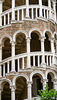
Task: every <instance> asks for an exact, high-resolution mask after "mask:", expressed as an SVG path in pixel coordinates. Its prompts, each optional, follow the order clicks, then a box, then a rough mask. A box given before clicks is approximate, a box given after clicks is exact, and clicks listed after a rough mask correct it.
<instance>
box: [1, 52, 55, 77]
mask: <svg viewBox="0 0 57 100" xmlns="http://www.w3.org/2000/svg"><path fill="white" fill-rule="evenodd" d="M43 56H44V63H45V64H46V67H52V65H53V64H55V65H57V62H56V60H57V56H55V55H54V54H53V53H51V52H45V53H44V54H42V53H41V52H30V54H29V57H30V61H29V62H30V64H29V65H30V68H38V67H39V68H40V67H41V64H42V62H43V61H42V60H43V58H42V57H43ZM29 62H28V54H27V53H23V54H19V55H16V56H14V63H15V72H19V71H22V70H27V68H28V67H27V65H28V64H27V63H29ZM0 68H1V69H0V75H1V76H3V77H5V75H6V74H9V73H10V72H11V71H12V57H9V58H6V59H4V60H2V62H0Z"/></svg>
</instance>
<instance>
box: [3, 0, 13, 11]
mask: <svg viewBox="0 0 57 100" xmlns="http://www.w3.org/2000/svg"><path fill="white" fill-rule="evenodd" d="M10 8H12V0H4V2H3V11H5V10H8V9H10Z"/></svg>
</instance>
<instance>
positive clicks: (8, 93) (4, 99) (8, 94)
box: [1, 82, 11, 100]
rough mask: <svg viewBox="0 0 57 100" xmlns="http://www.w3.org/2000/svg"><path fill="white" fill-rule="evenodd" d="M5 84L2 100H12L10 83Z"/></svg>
mask: <svg viewBox="0 0 57 100" xmlns="http://www.w3.org/2000/svg"><path fill="white" fill-rule="evenodd" d="M3 84H4V85H3V91H2V96H1V100H11V90H10V88H9V83H8V82H5V83H3Z"/></svg>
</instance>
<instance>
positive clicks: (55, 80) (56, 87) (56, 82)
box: [53, 79, 57, 91]
mask: <svg viewBox="0 0 57 100" xmlns="http://www.w3.org/2000/svg"><path fill="white" fill-rule="evenodd" d="M53 85H54V89H56V91H57V79H54V80H53Z"/></svg>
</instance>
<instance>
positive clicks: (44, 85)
mask: <svg viewBox="0 0 57 100" xmlns="http://www.w3.org/2000/svg"><path fill="white" fill-rule="evenodd" d="M41 82H42V84H43V90H45V87H46V83H47V82H48V79H43V80H42V81H41Z"/></svg>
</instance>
